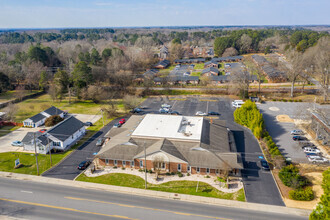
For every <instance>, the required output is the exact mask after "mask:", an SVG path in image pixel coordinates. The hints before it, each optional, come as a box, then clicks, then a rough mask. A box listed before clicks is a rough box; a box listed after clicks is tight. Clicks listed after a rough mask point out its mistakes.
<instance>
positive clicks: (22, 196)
mask: <svg viewBox="0 0 330 220" xmlns="http://www.w3.org/2000/svg"><path fill="white" fill-rule="evenodd" d="M0 183H1V184H0V195H1V196H0V198H4V197H6V199H12V200H19V201H26V202H36V203H39V204H48V205H54V206H61V207H69V208H74V209H78V210H83V211H90V210H91V211H92V212H97V213H105V214H109V215H112V214H118V215H122V216H127V217H131V215H132V216H134V218H139V219H156V218H157V219H201V218H203V219H208V218H207V217H211V218H209V219H214V217H220V218H229V219H280V218H283V219H306V218H304V217H301V216H293V215H283V214H277V213H266V212H262V211H250V210H246V209H239V208H229V207H223V206H213V205H206V204H198V203H189V202H183V201H177V200H168V199H158V198H150V197H142V196H135V195H128V194H120V193H112V192H104V191H100V190H94V189H83V188H76V187H68V186H61V185H53V184H46V183H36V182H31V181H19V180H13V179H6V178H0ZM27 192H29V193H27ZM105 211H106V212H105Z"/></svg>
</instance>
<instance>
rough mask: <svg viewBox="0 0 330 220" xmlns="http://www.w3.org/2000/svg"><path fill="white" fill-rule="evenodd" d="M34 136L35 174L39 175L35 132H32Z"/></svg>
mask: <svg viewBox="0 0 330 220" xmlns="http://www.w3.org/2000/svg"><path fill="white" fill-rule="evenodd" d="M33 138H34V152H35V155H36V164H37V175H38V176H39V164H38V153H37V143H36V133H35V132H34V133H33Z"/></svg>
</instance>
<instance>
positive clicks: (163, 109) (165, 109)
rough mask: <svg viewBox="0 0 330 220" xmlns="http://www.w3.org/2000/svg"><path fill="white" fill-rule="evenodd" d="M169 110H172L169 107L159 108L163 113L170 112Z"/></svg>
mask: <svg viewBox="0 0 330 220" xmlns="http://www.w3.org/2000/svg"><path fill="white" fill-rule="evenodd" d="M169 112H170V110H169V109H167V108H160V109H159V113H161V114H167V113H169Z"/></svg>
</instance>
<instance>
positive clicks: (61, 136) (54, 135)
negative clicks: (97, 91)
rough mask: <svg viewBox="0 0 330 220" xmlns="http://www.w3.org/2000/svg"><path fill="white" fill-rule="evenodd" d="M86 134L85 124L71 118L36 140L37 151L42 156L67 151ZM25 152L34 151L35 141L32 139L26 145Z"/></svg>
mask: <svg viewBox="0 0 330 220" xmlns="http://www.w3.org/2000/svg"><path fill="white" fill-rule="evenodd" d="M85 133H86V129H85V125H84V123H83V122H81V121H80V120H78V119H76V118H75V117H73V116H71V117H69V118H67V119H65V120H64V121H62V122H60V123H58V124H57V125H55V126H54V127H53V128H51V129H50V130H48V131H47V132H46V133H44V134H42V135H39V136H38V137H37V138H36V146H37V151H38V153H41V154H46V153H48V152H49V150H51V149H56V150H59V151H65V150H67V149H68V148H69V147H70V146H72V145H73V144H75V143H76V142H77V141H78V140H79V139H80V138H82V137H83V136H84V135H85ZM30 136H31V134H30ZM24 150H26V151H34V140H33V139H31V138H30V141H29V143H24Z"/></svg>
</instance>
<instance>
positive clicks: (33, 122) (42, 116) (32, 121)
mask: <svg viewBox="0 0 330 220" xmlns="http://www.w3.org/2000/svg"><path fill="white" fill-rule="evenodd" d="M53 115H59V116H60V117H62V118H64V111H62V110H61V109H58V108H56V107H54V106H52V107H50V108H48V109H46V110H45V111H43V112H40V113H38V114H36V115H34V116H32V117H31V118H28V119H26V120H24V121H23V126H24V127H32V128H36V127H39V126H41V125H43V124H45V121H46V119H47V118H49V117H50V116H53Z"/></svg>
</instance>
